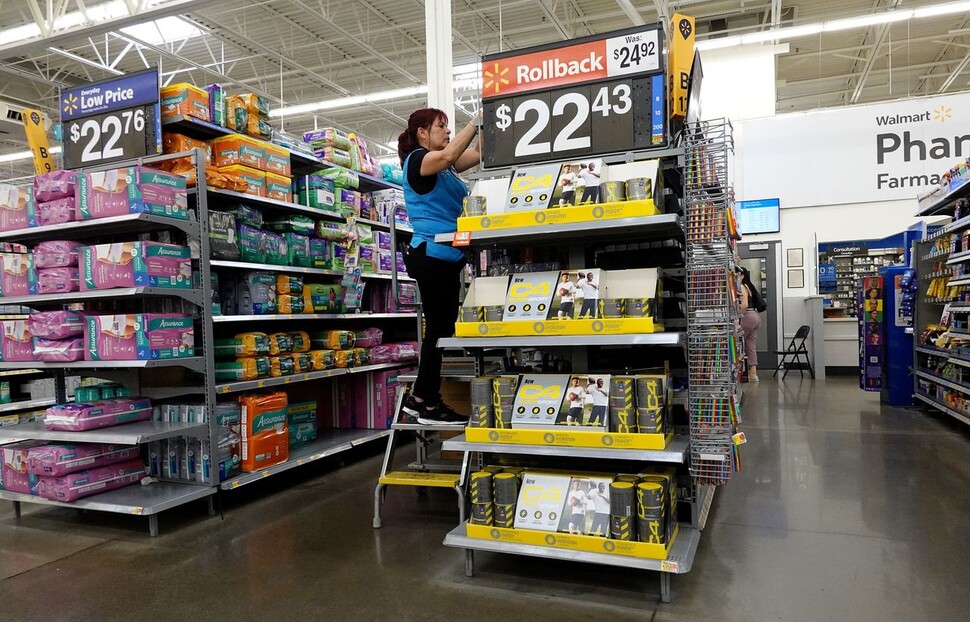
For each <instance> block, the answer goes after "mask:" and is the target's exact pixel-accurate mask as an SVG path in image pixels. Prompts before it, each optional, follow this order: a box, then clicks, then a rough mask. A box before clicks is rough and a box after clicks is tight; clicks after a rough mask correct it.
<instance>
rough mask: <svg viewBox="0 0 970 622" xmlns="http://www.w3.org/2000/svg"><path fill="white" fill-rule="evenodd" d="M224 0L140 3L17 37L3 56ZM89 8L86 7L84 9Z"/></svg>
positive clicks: (0, 53) (34, 51)
mask: <svg viewBox="0 0 970 622" xmlns="http://www.w3.org/2000/svg"><path fill="white" fill-rule="evenodd" d="M222 1H223V0H171V1H170V2H167V3H165V4H161V5H157V6H145V5H143V4H140V5H139V7H140V8H138V9H137V12H135V13H131V14H129V15H125V16H123V17H117V18H114V19H107V20H103V21H100V22H97V23H91V22H89V21H87V20H85V21H86V23H84V24H82V25H80V26H76V27H73V28H67V29H64V30H58V31H51V32H50V33H49V34H48V35H47V36H41V37H34V38H32V39H28V40H25V41H14V42H12V43H8V44H5V45H0V58H12V57H15V56H30V55H32V54H37V53H42V52H43V51H44V50H46V49H47V48H48V47H61V46H65V45H70V44H71V43H75V42H77V41H79V40H82V39H84V38H86V37H93V36H96V35H102V34H104V33H107V32H111V31H113V30H119V29H121V28H125V27H127V26H132V25H134V24H140V23H143V22H147V21H152V20H156V19H161V18H163V17H171V16H173V15H182V16H184V15H185V14H186V12H188V11H192V12H195V11H199V10H202V9H204V8H206V7H209V6H213V5H216V4H218V3H220V2H222ZM75 2H77V4H78V6H79V7H81V6H84V3H83V2H82V1H81V0H75ZM84 12H85V11H82V13H84Z"/></svg>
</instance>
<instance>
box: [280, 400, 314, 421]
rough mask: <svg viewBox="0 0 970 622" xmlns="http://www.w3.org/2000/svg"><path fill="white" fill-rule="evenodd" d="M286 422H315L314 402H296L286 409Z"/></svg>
mask: <svg viewBox="0 0 970 622" xmlns="http://www.w3.org/2000/svg"><path fill="white" fill-rule="evenodd" d="M286 420H287V421H288V422H289V423H291V424H293V423H306V422H308V421H316V420H317V403H316V401H315V400H314V401H309V402H296V403H293V404H290V405H288V406H287V407H286Z"/></svg>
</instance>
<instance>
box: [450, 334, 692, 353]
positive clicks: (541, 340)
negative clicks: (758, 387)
mask: <svg viewBox="0 0 970 622" xmlns="http://www.w3.org/2000/svg"><path fill="white" fill-rule="evenodd" d="M684 337H685V333H681V332H671V333H645V334H639V335H563V336H549V337H543V336H542V335H531V336H527V337H451V338H449V339H439V340H438V346H439V347H441V348H486V349H487V348H513V347H518V346H523V347H536V348H550V347H563V348H565V347H574V346H669V347H679V346H682V345H684V341H685V340H684Z"/></svg>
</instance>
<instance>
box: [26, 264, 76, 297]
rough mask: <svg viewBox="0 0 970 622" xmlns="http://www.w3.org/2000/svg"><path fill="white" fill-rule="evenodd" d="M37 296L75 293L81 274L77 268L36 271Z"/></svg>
mask: <svg viewBox="0 0 970 622" xmlns="http://www.w3.org/2000/svg"><path fill="white" fill-rule="evenodd" d="M36 278H37V286H36V290H34V291H35V293H38V294H62V293H65V292H76V291H77V290H78V283H79V282H80V280H81V272H80V271H79V270H78V269H77V268H44V269H42V270H37V277H36Z"/></svg>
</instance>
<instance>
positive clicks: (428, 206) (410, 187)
mask: <svg viewBox="0 0 970 622" xmlns="http://www.w3.org/2000/svg"><path fill="white" fill-rule="evenodd" d="M479 118H480V117H479V116H477V115H476V117H475V118H474V119H472V121H471V122H470V123H469V124H468V125H466V126H465V127H464V128H463V129H462V130H461V131H460V132H458V134H456V135H455V137H454V140H452V137H451V130H450V129H449V128H448V116H447V115H445V113H444V112H442V111H441V110H438V109H437V108H421V109H420V110H415V111H414V112H413V113H411V116H410V117H409V118H408V128H407V129H406V130H404V131H403V132H401V135H400V136H399V137H398V141H397V151H398V155H399V156H400V157H401V166H402V168H403V169H404V203H405V206H406V207H407V210H408V217H409V218H410V219H411V226H412V227H413V228H414V234H413V235H412V236H411V245H410V247H409V248H408V252H407V253H406V254H405V257H404V263H405V265H406V266H407V268H408V274H409V275H410V276H412V277H413V278H414V279H415V280H416V281H417V282H418V290H419V291H420V292H421V303H422V305H423V311H424V319H425V331H424V340H423V341H422V342H421V354H420V359H419V360H418V378H417V380H416V381H415V383H414V386H413V387H412V389H411V394H410V395H409V396H408V397H407V398H405V400H404V406H403V410H404V412H405V413H406V414H408V415H410V416H411V417H416V418H417V420H418V422H419V423H423V424H428V425H434V424H441V423H465V422H467V420H468V419H467V417H465V416H462V415H459V414H458V413H456V412H455V411H454V410H453V409H452V408H451V407H449V406H448V405H447V404H445V403H444V402H442V401H441V393H440V389H441V350H439V349H438V345H437V344H438V339H441V338H444V337H451V336H452V335H454V333H455V320H456V319H457V318H458V307H459V304H460V302H459V300H458V296H459V291H460V282H459V275H460V274H461V272H462V270H463V269H464V268H465V254H464V252H462V251H461V250H460V249H457V248H453V247H451V246H449V245H445V244H437V243H435V241H434V238H435V235H437V234H439V233H448V234H450V233H454V232H455V231H457V230H458V216H459V215H460V214H461V210H462V202H463V199H464V198H465V196H467V195H468V186H466V185H465V182H463V181H462V180H461V179H460V178H459V177H458V173H461V172H464V171H466V170H468V169H470V168H472V167H473V166H476V165H477V164H478V162H479V160H480V157H481V156H480V154H479V151H478V147H477V146H475V147H472V148H469V145H471V142H472V140H473V139H474V138H475V136H476V135H477V134H478V123H477V122H478V120H479Z"/></svg>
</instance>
